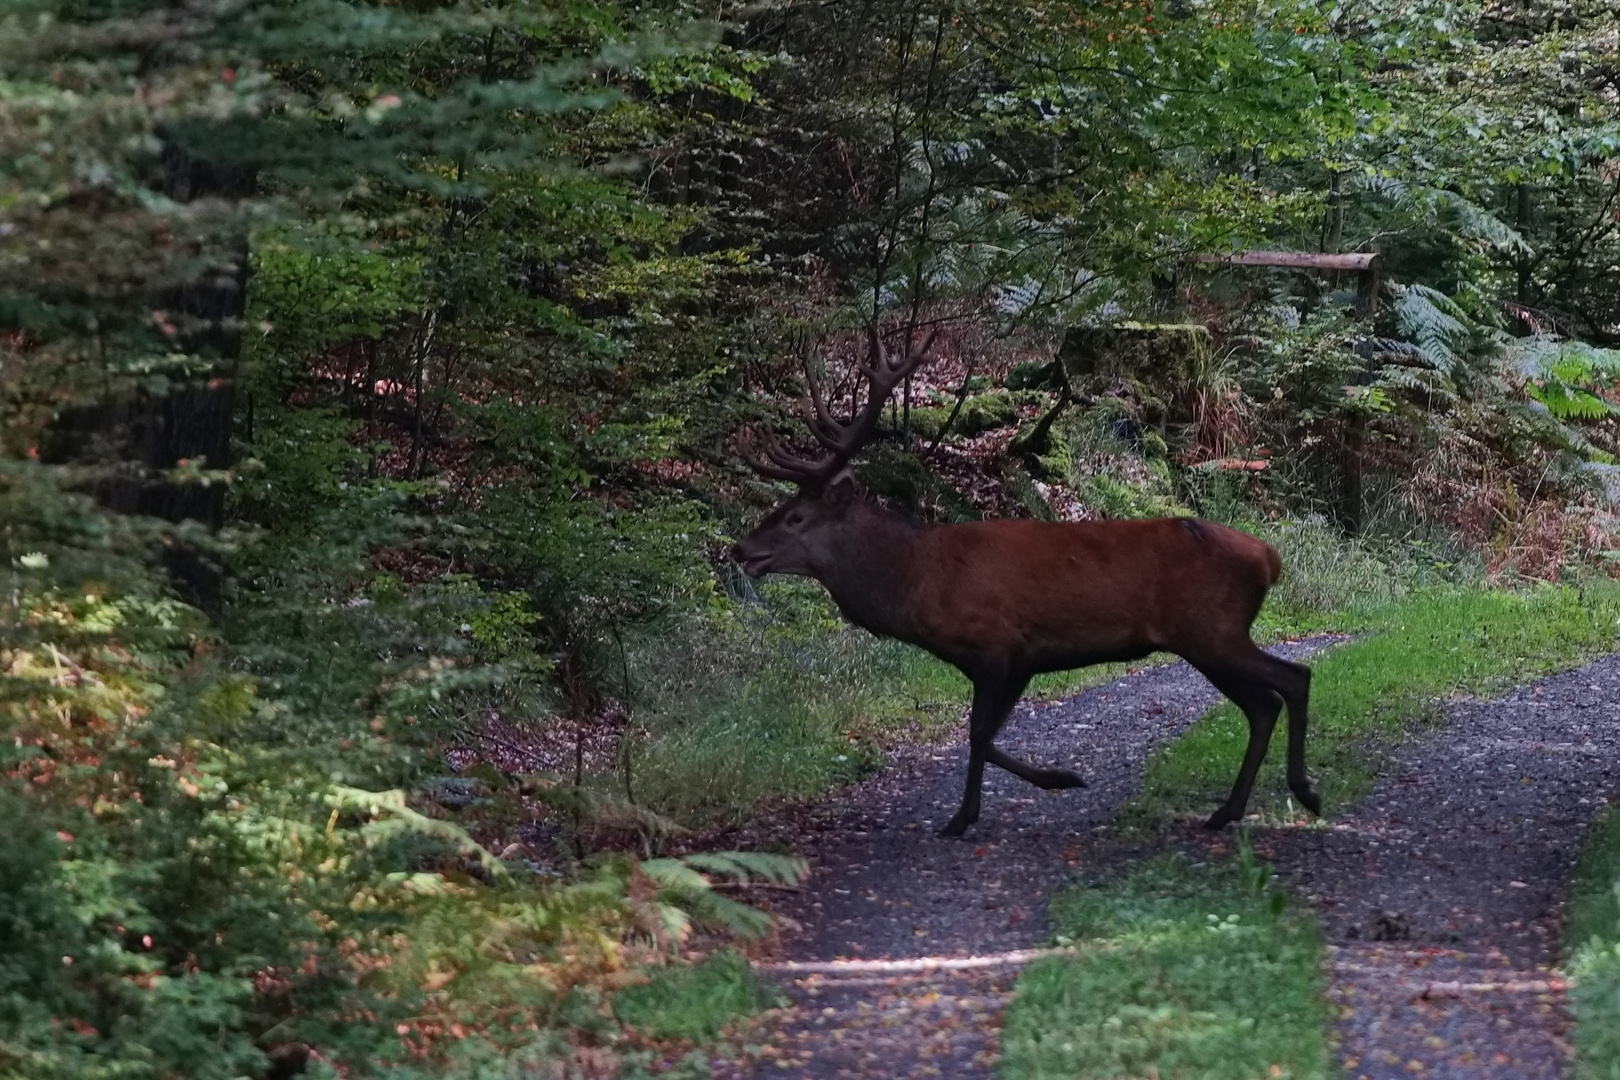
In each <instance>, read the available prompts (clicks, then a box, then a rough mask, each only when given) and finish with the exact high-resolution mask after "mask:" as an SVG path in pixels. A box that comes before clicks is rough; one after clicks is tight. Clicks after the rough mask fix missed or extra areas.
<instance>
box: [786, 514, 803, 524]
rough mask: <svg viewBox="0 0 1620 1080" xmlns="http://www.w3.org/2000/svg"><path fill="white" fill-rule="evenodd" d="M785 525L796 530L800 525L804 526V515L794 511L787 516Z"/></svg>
mask: <svg viewBox="0 0 1620 1080" xmlns="http://www.w3.org/2000/svg"><path fill="white" fill-rule="evenodd" d="M787 523H788V524H789V525H792V526H793V527H794V528H798V527H799V526H800V525H803V524H804V515H803V514H801V513H799V511H797V510H795V511H793V512H792V513H791V514H789V515H788V516H787Z"/></svg>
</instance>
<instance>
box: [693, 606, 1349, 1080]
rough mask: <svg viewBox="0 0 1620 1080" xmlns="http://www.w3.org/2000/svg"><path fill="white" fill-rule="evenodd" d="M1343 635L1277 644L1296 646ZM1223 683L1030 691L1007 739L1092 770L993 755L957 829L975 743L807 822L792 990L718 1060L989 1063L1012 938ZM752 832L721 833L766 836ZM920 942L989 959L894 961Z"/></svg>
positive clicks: (1180, 678) (840, 1069)
mask: <svg viewBox="0 0 1620 1080" xmlns="http://www.w3.org/2000/svg"><path fill="white" fill-rule="evenodd" d="M1332 640H1334V639H1331V638H1318V639H1313V640H1310V641H1303V642H1295V643H1290V644H1285V645H1281V646H1279V647H1277V648H1276V649H1275V650H1273V651H1275V652H1276V653H1277V654H1278V655H1280V656H1286V657H1289V658H1291V659H1298V658H1301V657H1303V656H1306V655H1309V654H1310V653H1311V652H1314V651H1316V650H1317V649H1320V648H1322V647H1323V646H1324V645H1326V644H1328V643H1329V642H1330V641H1332ZM1218 698H1219V695H1218V694H1217V693H1216V692H1215V690H1214V688H1213V687H1211V686H1210V685H1209V683H1208V682H1206V681H1205V680H1204V678H1203V676H1201V675H1199V674H1198V673H1197V672H1196V671H1194V670H1193V669H1192V668H1190V667H1188V666H1187V665H1186V664H1181V663H1177V664H1172V665H1167V666H1163V667H1155V668H1149V669H1147V670H1145V671H1142V672H1140V673H1138V674H1135V675H1131V676H1128V677H1126V678H1124V679H1120V680H1118V681H1116V682H1112V683H1109V684H1107V685H1105V686H1099V687H1096V688H1094V689H1091V690H1087V691H1085V692H1083V693H1080V694H1077V695H1075V696H1074V697H1071V698H1068V699H1066V700H1064V701H1061V702H1057V703H1052V704H1045V703H1031V702H1026V703H1023V704H1020V705H1019V707H1018V709H1017V711H1016V712H1014V714H1013V717H1012V719H1011V720H1010V721H1009V722H1008V724H1007V727H1006V729H1005V730H1004V732H1003V734H1002V736H1001V737H1000V738H999V739H998V740H997V744H998V745H999V746H1001V747H1002V748H1003V749H1005V750H1006V751H1008V752H1009V753H1011V754H1013V755H1015V756H1017V757H1021V758H1025V759H1026V760H1029V761H1032V762H1036V763H1040V764H1045V765H1065V766H1068V767H1071V768H1075V769H1077V770H1078V771H1079V772H1080V773H1081V774H1082V775H1083V776H1084V777H1085V778H1086V781H1087V783H1088V785H1089V786H1088V787H1085V788H1080V789H1075V790H1070V791H1062V792H1042V791H1040V790H1038V789H1036V788H1034V787H1032V786H1031V785H1029V784H1026V783H1024V782H1023V781H1022V780H1019V779H1017V778H1016V777H1014V776H1012V775H1010V774H1008V773H1005V772H1001V771H1000V770H996V769H990V770H987V771H986V775H985V785H984V791H985V796H984V814H983V817H981V819H980V821H979V823H978V824H977V825H976V826H974V827H973V828H972V829H971V830H969V832H968V835H967V837H966V838H965V839H962V840H944V839H941V838H939V837H937V836H935V835H934V833H933V829H935V828H937V827H938V826H940V825H942V824H944V823H945V821H946V820H947V819H948V818H949V817H950V816H951V814H952V813H953V812H954V811H955V809H956V807H957V804H958V803H959V801H960V800H961V796H962V782H963V779H962V778H963V774H964V771H965V761H966V755H967V750H966V745H965V741H964V742H962V743H960V744H958V745H955V746H949V747H940V748H935V749H933V750H931V751H925V752H921V753H917V754H912V755H910V756H908V757H905V758H902V759H901V760H899V761H897V762H896V764H895V765H894V766H891V767H890V768H889V769H886V770H884V771H883V772H882V773H880V774H878V775H877V776H875V777H873V778H872V779H870V780H869V781H867V782H866V783H864V784H862V785H861V786H860V787H859V788H858V789H857V790H856V791H854V792H853V793H851V794H850V796H849V797H848V798H847V799H845V800H840V801H839V802H840V807H839V808H838V809H832V808H829V809H828V810H826V811H825V812H823V813H821V814H820V815H819V816H815V815H813V816H812V818H811V820H810V821H808V822H804V821H800V822H798V823H797V824H796V830H795V831H796V832H798V833H799V835H797V836H796V837H795V846H796V847H797V849H798V850H800V851H801V852H802V853H804V854H806V855H807V856H809V857H810V859H811V862H812V864H813V866H814V875H813V877H812V879H811V882H810V886H809V888H808V889H807V890H806V891H804V892H802V893H797V894H789V897H788V898H787V899H786V900H784V901H783V902H781V903H779V904H778V905H777V911H778V913H779V914H781V915H783V916H786V917H787V919H788V920H790V921H789V922H788V925H789V926H790V927H796V928H795V929H790V930H789V931H788V932H787V933H786V934H785V935H784V938H783V941H782V947H781V949H780V953H781V961H782V962H781V963H779V964H778V965H775V967H776V971H777V977H778V979H779V981H781V982H782V983H783V985H784V988H785V989H786V990H787V992H788V994H789V996H790V997H791V998H792V999H793V1002H794V1004H793V1007H792V1008H790V1009H786V1010H782V1011H781V1012H779V1013H777V1014H775V1015H774V1016H773V1017H772V1018H771V1019H770V1020H769V1021H767V1023H766V1025H765V1030H763V1031H762V1032H760V1033H757V1035H756V1039H757V1052H754V1053H751V1054H749V1055H746V1056H744V1057H743V1058H740V1059H738V1060H736V1061H724V1060H716V1061H715V1062H714V1063H713V1067H714V1075H715V1076H716V1077H722V1078H740V1077H748V1076H772V1077H804V1078H815V1080H822V1078H831V1077H846V1076H864V1077H883V1078H889V1080H900V1078H902V1077H913V1076H918V1077H922V1076H927V1077H958V1076H960V1077H965V1076H987V1075H989V1074H990V1071H991V1068H992V1065H993V1063H994V1061H995V1060H996V1057H997V1053H998V1049H997V1035H998V1033H999V1030H1000V1015H1001V1009H1002V1006H1003V1005H1004V1004H1005V1002H1006V999H1007V996H1008V994H1009V992H1010V990H1011V987H1012V983H1013V981H1014V980H1015V979H1016V977H1017V971H1018V966H1019V964H1020V963H1021V962H1022V960H1023V959H1024V957H1022V956H1020V955H1018V954H1019V952H1020V951H1021V950H1028V949H1031V948H1032V947H1034V946H1037V945H1039V944H1040V943H1041V942H1043V941H1045V940H1046V939H1047V937H1048V934H1049V927H1048V924H1047V921H1046V912H1045V907H1046V898H1047V895H1048V894H1049V893H1050V892H1051V890H1052V889H1054V888H1056V887H1059V886H1062V885H1064V884H1066V883H1067V882H1068V880H1069V878H1070V875H1071V874H1072V873H1073V872H1074V871H1075V870H1077V869H1079V868H1080V867H1081V866H1084V865H1086V864H1087V861H1088V859H1090V858H1092V857H1093V856H1094V855H1095V854H1096V853H1097V852H1098V851H1099V850H1100V846H1101V845H1100V838H1101V834H1104V833H1106V832H1107V831H1108V825H1109V823H1110V822H1111V821H1112V820H1113V818H1114V815H1115V813H1116V812H1117V811H1118V809H1119V807H1120V805H1121V804H1122V803H1124V801H1125V800H1126V799H1127V798H1129V797H1130V796H1131V795H1132V794H1134V793H1135V792H1136V790H1137V788H1138V785H1139V783H1140V780H1141V771H1142V765H1143V762H1144V761H1145V760H1146V758H1147V756H1148V754H1149V753H1151V752H1152V751H1153V750H1154V749H1155V748H1156V747H1158V746H1159V745H1161V744H1163V743H1164V742H1166V741H1168V740H1170V739H1172V738H1174V737H1175V736H1176V735H1178V734H1180V733H1181V732H1182V731H1183V730H1185V729H1186V727H1187V726H1188V725H1189V724H1191V723H1192V722H1193V721H1194V720H1196V719H1198V717H1199V716H1201V715H1202V714H1203V713H1204V712H1205V711H1206V710H1207V709H1208V708H1209V707H1210V706H1211V705H1212V704H1213V703H1214V702H1215V701H1216V700H1218ZM1282 737H1283V733H1282V732H1281V731H1280V730H1279V732H1278V735H1277V738H1278V739H1279V740H1280V739H1281V738H1282ZM805 830H807V832H808V835H806V834H805ZM751 834H752V835H748V834H745V835H744V836H742V837H734V838H731V839H728V841H727V842H728V843H730V842H742V843H747V842H749V841H750V840H753V839H756V838H758V837H759V836H760V834H759V833H757V832H753V831H752V830H751ZM921 957H938V958H958V959H960V958H978V959H976V960H974V961H973V962H974V963H975V964H976V965H979V966H975V967H971V968H968V969H966V970H960V969H958V970H934V971H924V972H918V971H915V970H908V968H907V966H906V965H900V966H899V967H896V966H895V965H894V964H893V963H892V962H893V961H895V960H904V959H906V958H921ZM792 964H800V965H802V964H810V965H814V968H812V969H810V970H806V969H805V968H802V967H801V968H799V969H798V970H793V969H792V967H791V966H788V965H792ZM765 966H766V967H767V969H768V970H769V969H770V968H771V966H772V965H765ZM916 966H917V965H910V967H913V968H914V967H916Z"/></svg>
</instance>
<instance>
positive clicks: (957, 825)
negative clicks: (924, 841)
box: [937, 814, 973, 839]
mask: <svg viewBox="0 0 1620 1080" xmlns="http://www.w3.org/2000/svg"><path fill="white" fill-rule="evenodd" d="M971 824H973V822H971V821H967V820H964V819H963V818H962V816H961V815H960V814H958V815H957V816H956V817H953V818H951V820H949V821H947V822H946V823H945V827H944V828H942V829H940V830H939V832H938V834H937V835H939V836H944V837H949V838H951V839H955V838H956V837H958V836H961V835H962V834H963V833H965V832H967V827H968V826H969V825H971Z"/></svg>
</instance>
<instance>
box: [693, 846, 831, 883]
mask: <svg viewBox="0 0 1620 1080" xmlns="http://www.w3.org/2000/svg"><path fill="white" fill-rule="evenodd" d="M683 861H684V862H685V863H686V864H687V865H688V866H692V867H696V868H697V869H699V870H702V871H704V872H705V873H710V874H720V875H723V876H726V877H730V878H732V879H733V880H735V881H737V882H747V881H754V880H758V881H768V882H771V883H773V884H777V885H797V884H798V883H799V882H801V881H803V880H804V878H805V875H807V874H808V873H809V872H810V864H809V863H807V862H805V861H804V860H803V859H801V858H799V857H798V856H797V855H773V854H771V853H769V852H765V851H706V852H699V853H697V854H694V855H686V856H683Z"/></svg>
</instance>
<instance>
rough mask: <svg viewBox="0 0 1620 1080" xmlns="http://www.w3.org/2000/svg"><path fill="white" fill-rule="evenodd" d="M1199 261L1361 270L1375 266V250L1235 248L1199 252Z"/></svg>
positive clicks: (1376, 256) (1229, 264) (1312, 268)
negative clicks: (1334, 252)
mask: <svg viewBox="0 0 1620 1080" xmlns="http://www.w3.org/2000/svg"><path fill="white" fill-rule="evenodd" d="M1197 261H1198V262H1201V263H1218V264H1221V265H1225V266H1283V267H1289V268H1291V269H1295V270H1349V271H1352V272H1354V273H1357V274H1360V273H1365V272H1367V271H1369V270H1372V269H1375V268H1376V267H1377V264H1378V252H1376V251H1366V252H1352V253H1350V254H1347V255H1330V254H1327V253H1324V252H1315V251H1239V252H1236V253H1235V254H1232V255H1199V256H1198V257H1197Z"/></svg>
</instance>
